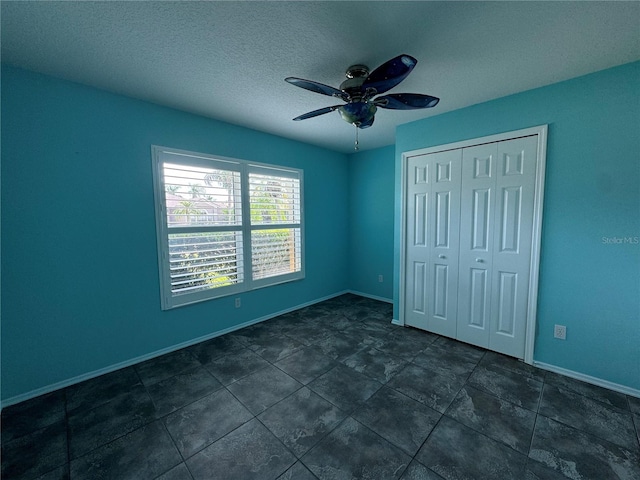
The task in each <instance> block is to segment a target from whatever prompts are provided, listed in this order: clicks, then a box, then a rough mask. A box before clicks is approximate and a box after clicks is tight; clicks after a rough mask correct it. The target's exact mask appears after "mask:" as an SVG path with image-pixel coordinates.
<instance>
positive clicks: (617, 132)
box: [394, 62, 640, 389]
mask: <svg viewBox="0 0 640 480" xmlns="http://www.w3.org/2000/svg"><path fill="white" fill-rule="evenodd" d="M541 124H549V137H548V145H547V171H546V186H545V198H544V202H545V203H544V212H543V215H544V217H543V230H542V248H541V263H540V281H539V296H538V318H537V327H538V328H537V334H536V340H535V341H536V343H535V353H534V359H535V360H536V361H539V362H544V363H547V364H551V365H554V366H557V367H561V368H565V369H568V370H571V371H574V372H578V373H581V374H585V375H589V376H592V377H596V378H599V379H602V380H606V381H609V382H613V383H616V384H619V385H623V386H627V387H630V388H634V389H640V244H639V243H638V242H637V240H636V239H638V238H639V237H640V62H635V63H631V64H627V65H623V66H620V67H616V68H612V69H608V70H604V71H601V72H597V73H594V74H591V75H587V76H584V77H580V78H576V79H573V80H569V81H565V82H561V83H557V84H554V85H550V86H547V87H543V88H539V89H535V90H530V91H527V92H524V93H520V94H517V95H512V96H509V97H504V98H501V99H498V100H494V101H490V102H487V103H482V104H479V105H475V106H472V107H468V108H464V109H460V110H457V111H453V112H450V113H445V114H442V115H439V116H435V117H431V118H428V119H425V120H421V121H417V122H413V123H410V124H406V125H402V126H400V127H399V128H398V130H397V138H396V140H397V142H396V169H395V178H396V184H395V192H396V195H395V212H396V216H395V239H394V252H395V254H394V258H395V267H394V274H395V279H394V312H395V313H394V316H395V317H396V318H397V315H398V302H399V292H398V285H399V284H398V276H399V257H400V236H399V235H400V233H399V232H400V214H399V213H400V200H401V199H400V172H401V170H400V169H401V154H402V152H405V151H410V150H416V149H419V148H423V147H431V146H435V145H442V144H446V143H451V142H456V141H461V140H466V139H471V138H477V137H482V136H486V135H492V134H497V133H502V132H507V131H511V130H517V129H521V128H526V127H532V126H536V125H541ZM613 238H619V239H622V238H627V240H631V241H630V242H629V241H628V242H627V243H624V240H621V241H622V243H614V242H616V240H608V239H613ZM556 323H558V324H562V325H566V326H567V339H566V340H565V341H562V340H556V339H554V338H553V326H554V324H556Z"/></svg>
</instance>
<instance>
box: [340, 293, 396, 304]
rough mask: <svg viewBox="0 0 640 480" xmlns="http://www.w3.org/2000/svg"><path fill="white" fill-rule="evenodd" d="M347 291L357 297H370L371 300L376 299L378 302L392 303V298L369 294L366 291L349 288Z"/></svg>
mask: <svg viewBox="0 0 640 480" xmlns="http://www.w3.org/2000/svg"><path fill="white" fill-rule="evenodd" d="M348 293H353V294H354V295H358V296H359V297H365V298H370V299H371V300H378V301H379V302H385V303H393V299H392V298H386V297H378V296H377V295H369V294H368V293H363V292H358V291H357V290H349V291H348Z"/></svg>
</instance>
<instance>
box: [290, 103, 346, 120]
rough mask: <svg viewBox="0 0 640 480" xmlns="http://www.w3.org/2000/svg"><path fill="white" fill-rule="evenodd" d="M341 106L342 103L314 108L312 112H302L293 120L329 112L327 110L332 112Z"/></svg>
mask: <svg viewBox="0 0 640 480" xmlns="http://www.w3.org/2000/svg"><path fill="white" fill-rule="evenodd" d="M341 106H342V105H333V106H332V107H324V108H320V109H318V110H314V111H313V112H307V113H303V114H302V115H300V116H298V117H296V118H294V120H295V121H298V120H306V119H307V118H312V117H317V116H318V115H324V114H325V113H329V112H333V111H334V110H337V109H338V108H340V107H341Z"/></svg>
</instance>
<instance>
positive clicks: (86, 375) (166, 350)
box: [0, 290, 364, 410]
mask: <svg viewBox="0 0 640 480" xmlns="http://www.w3.org/2000/svg"><path fill="white" fill-rule="evenodd" d="M345 293H352V292H350V291H348V290H344V291H342V292H338V293H335V294H333V295H329V296H326V297H322V298H318V299H316V300H312V301H310V302H306V303H301V304H299V305H296V306H295V307H291V308H287V309H285V310H281V311H279V312H275V313H271V314H269V315H265V316H263V317H259V318H256V319H253V320H250V321H248V322H244V323H241V324H239V325H234V326H233V327H230V328H225V329H223V330H218V331H216V332H213V333H209V334H207V335H203V336H201V337H198V338H194V339H191V340H188V341H186V342H182V343H178V344H176V345H171V346H170V347H166V348H162V349H160V350H156V351H154V352H151V353H147V354H145V355H140V356H139V357H135V358H132V359H129V360H125V361H123V362H119V363H116V364H113V365H109V366H108V367H104V368H100V369H98V370H93V371H91V372H88V373H83V374H82V375H78V376H75V377H72V378H69V379H67V380H62V381H60V382H56V383H53V384H51V385H47V386H45V387H41V388H36V389H35V390H31V391H29V392H26V393H22V394H20V395H16V396H14V397H10V398H7V399H5V400H3V401H2V402H1V403H0V410H2V409H3V408H5V407H9V406H11V405H15V404H16V403H20V402H24V401H26V400H30V399H32V398H35V397H38V396H40V395H45V394H47V393H51V392H53V391H56V390H60V389H61V388H65V387H69V386H71V385H75V384H77V383H80V382H84V381H85V380H90V379H92V378H95V377H99V376H100V375H105V374H107V373H111V372H115V371H116V370H120V369H122V368H126V367H130V366H132V365H136V364H138V363H141V362H144V361H146V360H151V359H152V358H156V357H159V356H161V355H166V354H167V353H171V352H175V351H176V350H180V349H183V348H186V347H190V346H192V345H195V344H197V343H200V342H204V341H207V340H211V339H212V338H216V337H219V336H221V335H225V334H227V333H231V332H234V331H236V330H240V329H241V328H245V327H249V326H251V325H255V324H256V323H260V322H264V321H265V320H270V319H272V318H275V317H277V316H280V315H284V314H285V313H289V312H293V311H295V310H300V309H301V308H304V307H308V306H310V305H314V304H316V303H320V302H324V301H325V300H330V299H332V298H335V297H339V296H340V295H344V294H345ZM356 295H359V294H356ZM363 296H364V295H363Z"/></svg>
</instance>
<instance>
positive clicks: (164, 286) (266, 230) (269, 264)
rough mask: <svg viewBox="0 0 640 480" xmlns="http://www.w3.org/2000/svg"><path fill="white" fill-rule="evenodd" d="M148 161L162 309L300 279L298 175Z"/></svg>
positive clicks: (237, 163) (203, 160)
mask: <svg viewBox="0 0 640 480" xmlns="http://www.w3.org/2000/svg"><path fill="white" fill-rule="evenodd" d="M152 157H153V174H154V188H155V201H156V229H157V238H158V263H159V268H160V290H161V298H162V308H163V309H165V310H166V309H170V308H174V307H178V306H180V305H186V304H190V303H194V302H199V301H202V300H207V299H210V298H216V297H221V296H224V295H232V294H236V293H239V292H244V291H247V290H252V289H255V288H260V287H265V286H268V285H274V284H277V283H283V282H288V281H292V280H298V279H301V278H304V249H303V245H304V234H303V230H304V229H303V221H302V216H303V215H302V171H301V170H297V169H290V168H284V167H278V166H273V165H264V164H256V163H251V162H246V161H243V160H234V159H228V158H218V157H211V156H208V155H204V154H199V153H191V152H184V151H178V150H172V149H168V148H164V147H156V146H154V147H152Z"/></svg>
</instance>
